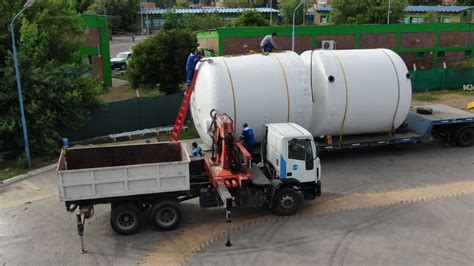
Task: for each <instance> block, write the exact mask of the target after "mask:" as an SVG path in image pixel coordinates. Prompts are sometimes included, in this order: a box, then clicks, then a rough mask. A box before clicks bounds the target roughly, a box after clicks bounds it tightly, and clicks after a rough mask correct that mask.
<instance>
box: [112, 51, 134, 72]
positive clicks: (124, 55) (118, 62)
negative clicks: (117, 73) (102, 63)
mask: <svg viewBox="0 0 474 266" xmlns="http://www.w3.org/2000/svg"><path fill="white" fill-rule="evenodd" d="M131 58H132V52H121V53H118V54H117V56H115V57H114V58H112V59H110V66H111V67H112V70H114V69H116V68H120V69H121V70H125V69H127V68H128V64H129V63H130V59H131Z"/></svg>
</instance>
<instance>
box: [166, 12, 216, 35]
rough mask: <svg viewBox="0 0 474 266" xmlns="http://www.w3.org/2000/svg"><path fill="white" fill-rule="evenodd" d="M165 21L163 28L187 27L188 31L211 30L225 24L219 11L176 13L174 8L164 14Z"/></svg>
mask: <svg viewBox="0 0 474 266" xmlns="http://www.w3.org/2000/svg"><path fill="white" fill-rule="evenodd" d="M163 18H164V20H165V23H164V24H163V26H162V29H163V30H172V29H185V30H188V31H198V30H209V29H215V28H219V27H222V26H224V22H223V21H222V19H221V17H220V16H219V15H218V14H217V13H205V14H202V15H196V14H183V15H178V14H176V12H175V10H174V9H171V10H170V11H169V12H167V13H166V14H164V16H163Z"/></svg>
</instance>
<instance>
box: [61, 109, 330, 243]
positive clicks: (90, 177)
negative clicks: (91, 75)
mask: <svg viewBox="0 0 474 266" xmlns="http://www.w3.org/2000/svg"><path fill="white" fill-rule="evenodd" d="M216 117H217V118H218V117H224V118H225V117H226V116H225V114H218V115H216ZM221 122H222V123H221ZM215 125H216V127H215V128H214V129H215V130H214V133H215V137H214V139H215V142H214V143H213V152H212V154H211V155H210V156H205V157H203V158H192V159H190V157H189V155H188V152H187V151H186V149H185V148H184V146H183V144H182V143H181V142H166V143H156V144H131V145H116V146H103V147H85V148H68V149H65V150H63V151H62V153H61V156H60V158H59V162H58V167H57V173H58V178H59V191H60V199H61V201H63V202H65V204H66V208H67V210H68V211H69V212H74V211H76V210H78V212H77V225H78V231H79V235H80V236H81V242H82V239H83V238H82V235H83V231H84V220H85V219H87V218H89V217H90V216H92V215H93V207H94V205H96V204H111V218H110V223H111V226H112V228H113V229H114V231H115V232H117V233H119V234H125V235H127V234H133V233H135V232H137V231H138V230H139V228H140V224H141V219H142V217H143V216H144V215H147V216H148V217H149V219H150V221H151V224H153V225H154V226H156V227H157V228H158V229H160V230H170V229H173V228H175V227H177V226H178V224H179V222H180V218H181V211H180V208H179V202H182V201H185V200H189V199H192V198H199V203H200V206H201V207H216V206H224V207H225V209H226V217H227V221H228V222H230V213H231V208H232V206H233V205H235V206H244V207H262V206H268V207H269V208H271V209H272V210H273V211H274V212H275V213H276V214H278V215H291V214H293V213H295V212H296V211H297V209H298V206H299V204H300V203H301V201H302V200H303V199H314V198H316V197H317V196H320V195H321V182H320V175H321V170H320V161H319V158H318V157H317V151H316V146H315V143H314V140H313V137H312V135H311V134H310V133H309V132H308V131H307V130H305V129H304V128H302V127H300V126H298V125H296V124H294V123H280V124H269V125H266V131H265V132H266V138H267V139H268V140H265V143H267V144H266V146H265V148H264V149H263V150H264V151H265V154H267V156H264V161H263V167H262V168H259V167H257V166H256V165H255V164H252V160H251V156H250V154H249V153H248V152H247V150H246V149H245V148H244V146H243V145H242V144H241V143H240V142H236V141H235V138H234V136H233V135H229V134H226V135H225V136H222V137H220V136H221V135H219V134H220V132H222V130H220V129H223V128H224V127H225V128H228V126H231V123H228V121H226V120H225V119H224V120H218V121H217V122H216V123H215ZM229 136H230V137H229ZM227 245H230V240H228V243H227ZM82 247H83V248H82V250H83V251H84V246H83V245H82Z"/></svg>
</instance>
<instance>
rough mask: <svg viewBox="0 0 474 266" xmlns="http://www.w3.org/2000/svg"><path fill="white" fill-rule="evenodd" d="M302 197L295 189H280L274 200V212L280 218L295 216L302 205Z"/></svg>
mask: <svg viewBox="0 0 474 266" xmlns="http://www.w3.org/2000/svg"><path fill="white" fill-rule="evenodd" d="M301 198H302V196H301V195H300V194H299V193H298V192H297V191H296V190H294V189H292V188H288V187H284V188H281V189H279V190H278V191H277V192H276V194H275V198H274V200H273V211H274V212H275V213H276V214H277V215H280V216H288V215H292V214H294V213H295V212H296V211H297V210H298V207H299V205H300V203H301Z"/></svg>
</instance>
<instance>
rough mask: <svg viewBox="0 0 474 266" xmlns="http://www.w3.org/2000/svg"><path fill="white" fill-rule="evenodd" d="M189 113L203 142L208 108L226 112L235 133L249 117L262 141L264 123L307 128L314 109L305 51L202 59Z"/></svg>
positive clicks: (208, 116) (205, 134) (206, 126)
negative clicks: (284, 123)
mask: <svg viewBox="0 0 474 266" xmlns="http://www.w3.org/2000/svg"><path fill="white" fill-rule="evenodd" d="M198 67H199V73H198V76H197V80H196V85H195V90H194V92H193V95H192V97H191V114H192V117H193V120H194V124H195V126H196V129H197V131H198V133H199V135H200V136H201V139H202V140H203V142H204V143H206V144H208V145H209V144H210V143H211V139H210V137H209V135H208V133H207V130H208V128H209V125H210V123H211V117H210V111H211V110H212V109H217V110H219V111H221V112H225V113H227V114H228V115H229V116H230V117H231V118H232V119H233V121H234V127H235V131H236V134H237V135H239V134H240V131H241V130H242V124H243V123H245V122H247V123H248V124H249V126H250V127H252V128H253V129H254V132H255V137H256V140H257V141H258V142H260V139H261V132H262V125H263V124H266V123H276V122H294V123H297V124H299V125H301V126H302V127H304V128H309V126H310V122H311V113H312V104H313V103H312V101H311V90H310V86H309V76H308V73H307V70H306V67H305V65H304V63H303V60H301V57H300V56H298V54H296V53H294V52H282V53H271V54H269V55H262V54H254V55H245V56H235V57H213V58H210V60H208V61H206V62H202V63H200V65H199V66H198Z"/></svg>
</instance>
